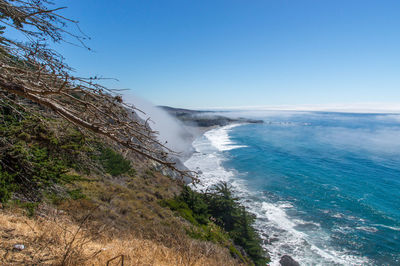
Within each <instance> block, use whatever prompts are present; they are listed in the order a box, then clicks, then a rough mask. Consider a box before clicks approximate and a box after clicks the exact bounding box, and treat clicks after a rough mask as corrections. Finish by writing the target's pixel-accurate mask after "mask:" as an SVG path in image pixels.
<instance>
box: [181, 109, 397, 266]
mask: <svg viewBox="0 0 400 266" xmlns="http://www.w3.org/2000/svg"><path fill="white" fill-rule="evenodd" d="M235 115H238V114H235ZM241 115H242V116H247V117H251V118H262V119H263V120H264V121H265V123H264V124H245V125H233V126H227V127H223V128H218V129H213V130H211V131H208V132H207V133H206V134H205V135H204V136H202V137H200V138H198V139H197V140H196V141H195V142H194V143H193V146H194V148H195V149H196V153H194V154H193V156H192V157H191V158H190V159H189V160H188V161H187V162H186V163H185V164H186V165H187V166H188V167H189V168H191V169H194V170H200V171H201V173H202V174H201V179H202V181H203V183H202V185H201V186H199V187H198V189H202V188H204V187H207V186H211V185H213V184H215V183H217V182H219V181H221V180H223V181H227V182H229V183H230V184H231V185H232V186H233V188H234V190H235V191H236V193H237V195H239V196H240V197H241V198H242V202H243V204H244V205H246V206H247V207H248V208H249V210H250V211H251V212H253V213H254V214H255V215H256V216H257V222H256V227H257V229H258V230H259V231H260V234H261V236H262V237H263V239H264V248H265V249H267V250H269V252H270V254H271V258H272V265H278V261H279V258H280V256H282V255H284V254H289V255H291V256H292V257H293V258H295V259H296V260H298V261H299V262H300V263H301V264H302V265H400V115H396V114H346V113H328V112H327V113H323V112H269V113H265V112H264V113H261V112H253V113H243V114H241Z"/></svg>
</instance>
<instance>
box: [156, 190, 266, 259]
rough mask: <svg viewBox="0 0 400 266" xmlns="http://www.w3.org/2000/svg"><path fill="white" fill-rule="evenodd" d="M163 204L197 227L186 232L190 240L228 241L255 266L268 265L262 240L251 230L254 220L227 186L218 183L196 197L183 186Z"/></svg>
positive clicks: (232, 250)
mask: <svg viewBox="0 0 400 266" xmlns="http://www.w3.org/2000/svg"><path fill="white" fill-rule="evenodd" d="M163 204H164V206H168V207H169V208H171V209H172V210H174V211H177V212H178V213H179V214H180V215H181V216H182V217H183V218H185V219H186V220H188V221H189V222H191V223H192V224H193V225H195V226H197V227H194V228H192V229H189V230H188V232H187V233H188V234H189V235H190V236H191V237H193V238H196V239H201V240H207V241H212V242H214V243H220V244H222V243H225V245H226V242H227V239H228V238H231V239H232V240H233V242H234V243H235V244H236V245H239V246H241V247H242V248H243V249H244V250H245V251H246V253H247V255H248V256H249V257H250V258H251V260H252V261H253V262H254V264H256V265H265V264H266V263H267V262H268V258H267V257H266V255H265V252H264V251H263V249H262V247H261V239H260V238H259V236H258V234H257V232H256V231H255V229H254V228H253V223H254V219H255V218H254V216H253V215H252V214H250V213H249V212H248V211H247V210H246V209H245V207H243V206H242V205H241V204H240V203H239V201H238V198H235V197H234V196H233V193H232V189H231V187H230V186H229V185H228V184H227V183H219V184H218V185H216V186H215V187H213V188H212V189H211V190H210V191H208V192H207V193H199V192H196V191H193V190H192V189H190V187H188V186H185V187H184V188H183V190H182V193H181V194H180V195H179V196H177V197H175V198H174V199H169V200H164V201H163ZM210 220H212V221H214V222H215V224H216V225H218V226H216V225H215V224H214V223H213V222H210ZM220 228H222V229H220ZM224 231H225V232H227V234H228V236H227V235H226V234H225V233H224ZM226 246H228V247H229V249H230V251H231V253H232V254H234V255H235V256H237V257H239V258H241V259H242V260H243V261H244V262H246V263H247V261H246V259H244V257H243V255H239V254H240V252H239V251H238V250H237V249H236V248H235V247H234V246H232V245H231V244H229V245H226Z"/></svg>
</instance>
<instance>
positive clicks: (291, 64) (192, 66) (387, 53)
mask: <svg viewBox="0 0 400 266" xmlns="http://www.w3.org/2000/svg"><path fill="white" fill-rule="evenodd" d="M56 4H57V5H66V6H68V7H69V8H68V9H67V10H66V11H64V12H63V14H65V15H66V16H68V17H70V18H74V19H77V20H79V21H80V26H81V28H82V30H83V31H84V32H85V33H86V34H88V35H89V36H91V37H92V40H91V41H89V42H88V45H89V46H90V47H91V48H93V50H94V51H95V52H88V51H86V50H84V49H80V48H76V47H74V46H68V45H64V47H63V48H62V49H61V52H62V53H64V55H65V57H66V58H67V62H68V63H69V64H70V65H71V66H73V67H74V68H75V69H76V70H77V72H78V73H80V74H82V75H94V74H96V75H102V76H107V77H114V78H118V79H119V82H118V83H113V84H111V85H112V86H114V87H116V88H129V89H131V90H132V91H133V92H134V93H135V94H137V95H139V96H141V97H143V98H146V99H148V100H150V101H152V102H153V103H155V104H160V105H171V106H179V107H216V106H220V107H231V106H260V105H284V104H285V105H286V104H288V105H297V104H332V103H352V102H383V103H385V102H391V103H393V102H400V1H399V0H395V1H384V0H374V1H368V0H330V1H328V0H324V1H322V0H314V1H310V0H291V1H289V0H263V1H252V0H199V1H191V0H179V1H177V0H169V1H166V0H157V1H153V0H142V1H128V0H125V1H124V0H112V1H110V0H84V1H83V0H80V1H78V0H70V1H65V0H64V1H56Z"/></svg>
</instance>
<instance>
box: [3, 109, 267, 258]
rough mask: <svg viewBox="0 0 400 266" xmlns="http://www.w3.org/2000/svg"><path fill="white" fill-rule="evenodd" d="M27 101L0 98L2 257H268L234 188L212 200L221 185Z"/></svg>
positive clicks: (217, 193) (217, 194) (216, 195)
mask: <svg viewBox="0 0 400 266" xmlns="http://www.w3.org/2000/svg"><path fill="white" fill-rule="evenodd" d="M28 104H29V105H31V107H33V111H32V110H31V111H30V112H29V113H28V112H26V111H24V110H23V109H21V108H20V107H18V106H13V105H12V103H8V104H2V105H1V106H0V111H1V112H0V113H1V117H2V121H1V124H0V127H1V131H0V138H1V143H0V144H1V150H2V153H1V155H0V162H1V168H0V185H1V187H0V196H1V202H2V204H1V210H0V227H1V228H2V230H3V232H4V234H3V235H2V236H1V244H0V262H1V263H2V264H4V265H10V264H21V263H22V264H43V263H45V264H63V265H77V264H80V265H93V264H95V265H99V264H106V263H107V262H110V261H113V262H118V261H120V262H121V261H124V263H125V264H128V265H139V264H140V265H142V264H151V265H155V264H162V265H187V264H193V265H241V264H245V265H253V264H256V265H265V264H266V262H267V261H268V260H267V257H266V256H265V254H264V252H262V249H261V248H260V246H259V244H258V243H259V242H258V241H259V240H258V237H257V235H256V234H255V232H254V231H251V230H252V229H251V227H247V226H249V225H250V224H251V220H252V219H253V218H252V217H251V216H248V214H247V212H244V209H243V208H242V207H241V206H240V204H239V203H238V202H236V201H235V200H234V198H233V197H232V198H231V199H230V200H229V201H228V202H229V205H227V206H225V205H224V204H225V203H221V204H222V205H218V204H216V202H220V200H221V199H222V198H221V195H222V194H219V193H220V192H221V191H218V190H217V191H215V193H214V194H208V195H202V194H199V193H195V192H193V191H191V190H190V189H189V188H188V187H187V186H185V185H184V184H183V183H182V181H181V180H180V179H179V178H177V176H176V177H172V176H171V175H168V172H165V171H162V169H163V168H162V167H160V165H159V164H158V163H156V162H154V161H152V160H150V159H147V158H145V157H143V156H140V155H137V154H135V153H133V152H130V151H129V150H128V149H125V148H123V147H122V146H121V145H119V144H116V143H114V142H112V141H110V140H109V139H107V138H103V137H99V136H98V135H96V134H94V133H93V132H89V131H86V130H82V129H80V128H78V127H76V126H75V125H73V124H71V123H68V122H66V121H64V120H63V119H62V118H61V117H59V116H58V115H57V114H55V113H54V112H52V111H51V110H47V109H43V108H41V107H40V106H35V105H32V104H30V103H28ZM227 189H229V188H227ZM182 192H184V193H183V194H182ZM188 193H189V194H188ZM225 193H229V190H225ZM185 195H186V196H185ZM188 195H189V197H188ZM210 195H211V196H210ZM194 199H196V200H194ZM193 200H194V201H193ZM216 206H219V208H222V209H219V211H217V210H216V209H215V207H216ZM228 208H231V211H228ZM220 214H223V216H219V215H220ZM226 217H230V218H226ZM241 217H245V218H244V219H242V218H241ZM226 219H229V221H237V222H238V223H239V222H245V223H246V224H244V225H242V227H237V226H233V227H230V228H228V227H225V223H226V221H228V220H226ZM247 223H248V225H247ZM243 226H244V227H243ZM247 229H249V230H250V231H249V230H247ZM244 230H246V231H244ZM245 232H247V233H245ZM249 232H252V233H250V235H246V234H249ZM120 262H119V263H120Z"/></svg>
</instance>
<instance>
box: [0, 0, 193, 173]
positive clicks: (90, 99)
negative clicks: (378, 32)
mask: <svg viewBox="0 0 400 266" xmlns="http://www.w3.org/2000/svg"><path fill="white" fill-rule="evenodd" d="M50 5H51V3H50V2H48V1H46V0H13V1H11V0H0V99H3V100H6V99H8V98H9V95H10V94H11V95H18V96H19V97H22V98H25V99H28V100H30V101H32V102H34V103H36V104H39V105H41V106H44V107H46V108H49V109H51V110H52V111H54V112H55V113H57V114H58V115H60V116H61V117H62V118H64V119H66V120H68V121H69V122H71V123H74V124H75V125H77V126H78V127H81V128H85V129H88V130H90V131H92V132H94V133H96V134H99V135H103V136H105V137H107V138H109V139H111V140H113V141H115V142H116V143H118V144H120V145H122V146H124V147H126V148H128V149H129V150H131V151H133V152H135V153H137V154H140V155H142V156H144V157H146V158H148V159H151V160H153V161H155V162H157V163H159V164H161V165H162V166H165V167H168V168H169V169H171V170H173V171H175V172H177V173H178V174H179V175H180V176H181V177H182V178H183V177H185V176H186V177H191V178H192V179H195V177H194V175H193V172H190V171H182V170H180V169H177V168H176V167H175V163H174V162H172V161H171V160H170V159H169V156H170V155H171V154H174V152H173V151H171V150H169V149H168V148H167V147H166V146H165V145H163V144H162V143H160V142H159V141H158V140H157V136H156V135H157V134H156V133H157V132H155V131H153V130H152V129H151V128H150V126H149V125H148V122H147V121H143V120H142V119H140V118H139V116H138V115H137V113H136V112H137V111H140V110H138V109H137V108H135V107H134V106H129V105H127V104H125V103H124V102H123V100H122V97H121V96H120V95H118V94H116V93H115V91H113V90H111V89H108V88H106V87H104V86H102V85H100V84H99V83H98V82H100V81H101V78H99V77H90V78H82V77H77V76H75V75H74V74H73V70H72V68H70V67H69V66H68V65H66V64H65V63H64V58H63V57H62V55H60V54H58V53H57V52H56V51H54V50H53V49H51V48H49V47H48V42H49V41H53V42H70V41H69V40H68V39H67V38H70V37H73V39H75V40H77V42H78V43H79V44H80V45H81V46H82V47H85V48H87V47H86V46H85V44H84V41H85V40H86V39H87V38H88V37H87V36H86V35H84V34H82V33H81V31H80V29H79V28H78V29H79V33H78V34H75V33H73V32H70V31H68V30H67V25H68V24H73V25H77V22H76V21H73V20H70V19H67V18H65V17H63V16H62V15H59V14H57V11H59V10H61V9H63V8H64V7H59V8H49V6H50ZM1 25H3V26H1ZM7 28H13V29H14V30H17V31H19V32H21V33H23V35H24V36H25V38H26V40H25V41H24V42H23V41H16V40H11V39H10V38H8V37H6V34H5V33H3V32H2V30H3V31H4V30H7ZM18 104H19V105H21V106H22V103H20V102H18ZM24 108H25V109H26V108H29V106H27V105H25V106H24Z"/></svg>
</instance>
